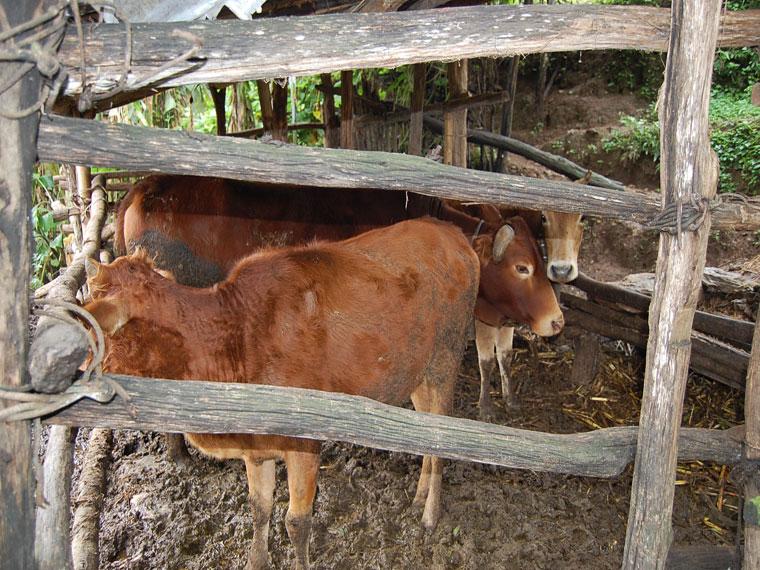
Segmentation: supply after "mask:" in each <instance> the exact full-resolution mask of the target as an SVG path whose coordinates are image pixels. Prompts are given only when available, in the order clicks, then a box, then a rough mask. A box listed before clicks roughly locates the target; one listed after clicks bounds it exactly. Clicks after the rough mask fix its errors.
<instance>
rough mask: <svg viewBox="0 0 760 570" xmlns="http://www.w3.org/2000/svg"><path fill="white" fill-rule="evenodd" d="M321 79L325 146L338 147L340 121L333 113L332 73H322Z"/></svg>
mask: <svg viewBox="0 0 760 570" xmlns="http://www.w3.org/2000/svg"><path fill="white" fill-rule="evenodd" d="M321 79H322V88H323V89H322V94H323V95H324V97H325V99H324V102H323V103H322V117H323V118H324V121H325V123H324V125H325V148H338V147H340V121H339V120H338V116H337V115H336V114H335V97H334V95H333V80H332V75H330V74H329V73H323V74H322V75H321Z"/></svg>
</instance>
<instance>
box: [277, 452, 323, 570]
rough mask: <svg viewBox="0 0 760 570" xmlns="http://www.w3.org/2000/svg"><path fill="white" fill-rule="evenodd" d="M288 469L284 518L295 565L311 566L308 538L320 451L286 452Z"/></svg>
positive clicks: (298, 568)
mask: <svg viewBox="0 0 760 570" xmlns="http://www.w3.org/2000/svg"><path fill="white" fill-rule="evenodd" d="M285 463H286V465H287V468H288V491H289V493H290V503H289V504H288V514H287V516H286V517H285V526H286V527H287V529H288V536H289V537H290V542H292V543H293V547H294V548H295V551H296V560H295V565H294V568H295V569H296V570H307V569H308V568H309V537H310V535H311V512H312V508H313V505H314V496H315V495H316V493H317V476H318V475H319V451H318V450H317V452H316V453H314V452H308V451H291V452H288V453H287V454H286V455H285Z"/></svg>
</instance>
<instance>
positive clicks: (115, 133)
mask: <svg viewBox="0 0 760 570" xmlns="http://www.w3.org/2000/svg"><path fill="white" fill-rule="evenodd" d="M37 149H38V153H39V160H42V161H50V162H57V161H62V160H67V161H72V162H77V163H79V164H90V165H92V166H114V167H121V168H126V169H130V170H146V171H153V172H166V173H170V174H194V175H198V176H200V175H208V173H209V172H213V173H214V175H215V176H221V177H225V178H234V179H238V180H250V181H254V182H266V183H270V184H294V185H299V186H304V187H312V188H320V187H322V188H382V189H386V190H400V191H411V192H417V193H420V194H425V195H428V196H437V197H441V198H452V199H455V200H465V201H475V202H494V203H503V204H514V205H515V206H519V207H523V208H534V209H551V210H558V211H567V212H585V213H586V214H588V215H593V216H603V217H610V218H616V219H625V220H630V221H638V222H643V221H646V220H648V219H651V218H652V217H653V216H654V215H656V214H657V213H658V212H659V210H660V208H659V205H657V204H656V203H655V202H654V200H650V199H648V198H645V197H642V196H640V195H636V194H631V193H626V192H617V191H614V190H607V189H604V188H596V187H592V186H584V185H582V184H575V183H572V182H557V181H552V180H540V179H532V178H523V177H520V176H510V175H506V174H499V173H494V172H482V171H476V170H468V169H463V168H454V167H450V166H445V165H442V164H438V163H436V162H434V161H432V160H426V159H424V158H422V157H416V156H409V155H405V154H394V153H385V152H372V151H354V150H344V149H324V148H314V147H302V146H293V145H282V144H264V143H261V142H258V141H249V140H244V139H237V138H230V137H214V136H211V135H202V134H199V133H189V132H182V131H171V130H168V129H148V128H145V127H132V126H127V125H114V124H107V123H103V122H99V121H86V120H81V119H71V118H68V117H58V116H46V117H43V118H42V120H41V122H40V131H39V136H38V140H37Z"/></svg>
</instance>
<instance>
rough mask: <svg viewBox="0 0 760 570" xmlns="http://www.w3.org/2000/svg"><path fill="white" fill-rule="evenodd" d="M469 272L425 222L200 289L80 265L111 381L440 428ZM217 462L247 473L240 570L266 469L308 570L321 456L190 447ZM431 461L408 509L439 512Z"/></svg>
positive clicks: (277, 255)
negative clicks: (340, 397) (246, 393)
mask: <svg viewBox="0 0 760 570" xmlns="http://www.w3.org/2000/svg"><path fill="white" fill-rule="evenodd" d="M478 265H479V260H478V258H477V256H476V255H475V253H474V252H473V250H472V249H471V247H470V245H469V243H468V242H467V240H466V238H465V237H464V236H463V235H462V232H461V231H459V229H457V228H456V227H454V226H453V225H451V224H448V223H444V222H440V221H438V220H432V219H429V218H423V219H419V220H413V221H406V222H401V223H399V224H396V225H393V226H390V227H387V228H383V229H378V230H374V231H370V232H367V233H364V234H362V235H360V236H357V237H354V238H352V239H349V240H347V241H343V242H331V243H316V244H312V245H308V246H301V247H290V248H280V249H277V248H275V249H265V250H262V251H261V252H259V253H256V254H253V255H251V256H249V257H247V258H244V259H243V260H242V261H240V262H239V263H237V264H236V265H235V266H234V267H233V268H232V270H231V271H230V273H229V277H228V278H227V279H226V280H225V281H223V282H222V283H219V284H217V285H214V286H213V287H210V288H205V289H198V288H193V287H188V286H183V285H179V284H176V283H175V282H174V281H172V280H170V279H166V278H165V277H163V276H162V275H160V274H159V273H157V272H156V271H154V268H153V264H152V262H151V261H150V260H149V258H148V257H147V255H146V254H144V253H142V252H138V253H135V254H132V255H131V256H129V257H122V258H119V259H117V260H116V261H114V262H113V263H112V264H110V265H98V264H96V263H94V262H92V263H90V264H89V265H88V275H89V285H90V291H91V293H92V296H93V301H92V302H90V303H89V304H88V305H87V306H86V307H85V308H86V309H87V310H88V311H90V312H91V313H92V314H93V315H94V316H95V318H96V319H97V321H98V323H100V325H101V326H102V327H103V330H104V331H105V333H106V334H107V344H108V346H107V356H106V359H105V363H104V364H105V366H104V368H105V369H106V370H108V371H111V372H119V373H127V374H144V375H151V376H162V377H166V378H173V379H178V380H184V379H199V378H200V379H208V380H212V381H220V382H224V381H226V382H245V383H252V384H268V385H274V386H293V387H299V388H312V389H317V390H326V391H332V392H343V393H346V394H355V395H361V396H366V397H369V398H373V399H376V400H379V401H382V402H386V403H389V404H395V405H398V404H402V403H403V402H404V401H405V400H407V399H408V398H409V397H410V396H411V399H412V402H413V403H414V406H415V408H416V409H417V410H419V411H425V412H432V413H437V414H448V413H449V412H450V411H451V407H452V399H453V390H454V383H455V380H456V375H457V369H458V366H459V363H460V360H461V356H462V352H463V350H464V344H465V336H466V329H467V327H468V325H469V323H470V321H471V319H472V312H473V309H474V303H475V299H476V296H477V288H478ZM188 439H189V440H190V442H191V443H192V444H193V445H195V446H196V447H198V448H199V449H201V450H202V451H204V452H205V453H208V454H209V455H212V456H214V457H218V458H240V459H242V460H243V461H245V465H246V471H247V474H248V486H249V493H250V498H251V503H252V508H253V514H254V516H253V520H254V527H255V532H254V539H253V544H252V549H251V556H250V561H249V567H251V568H264V567H266V566H267V560H268V551H267V534H268V528H269V518H270V514H271V510H272V501H273V498H272V497H273V490H274V485H275V467H274V460H276V459H283V460H284V461H285V463H286V466H287V474H288V488H289V492H290V503H289V507H288V514H287V518H286V525H287V529H288V534H289V536H290V539H291V541H292V542H293V545H294V547H295V551H296V558H295V560H296V563H295V567H296V568H307V567H308V563H309V554H308V545H309V534H310V528H311V517H312V503H313V500H314V495H315V492H316V479H317V474H318V470H319V450H320V443H319V442H318V441H314V440H308V439H298V438H292V437H281V436H267V435H244V434H223V435H212V434H189V435H188ZM441 469H442V460H441V459H439V458H436V457H429V456H425V458H424V460H423V467H422V473H421V475H420V479H419V483H418V486H417V494H416V496H415V499H414V502H415V504H423V503H424V512H423V516H422V522H423V524H424V525H425V526H426V527H428V528H432V527H434V526H435V525H436V523H437V521H438V518H439V515H440V510H441V498H440V494H441Z"/></svg>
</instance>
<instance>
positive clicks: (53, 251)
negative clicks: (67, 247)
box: [31, 173, 65, 289]
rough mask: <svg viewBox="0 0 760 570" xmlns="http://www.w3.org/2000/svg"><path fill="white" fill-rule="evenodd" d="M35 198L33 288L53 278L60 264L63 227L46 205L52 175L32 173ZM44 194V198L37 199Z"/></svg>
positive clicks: (33, 215)
mask: <svg viewBox="0 0 760 570" xmlns="http://www.w3.org/2000/svg"><path fill="white" fill-rule="evenodd" d="M34 189H35V192H34V196H35V198H34V199H33V201H34V202H35V203H34V205H33V206H32V231H33V234H34V255H33V257H32V267H33V272H32V281H31V286H32V288H33V289H37V288H39V287H41V286H42V285H43V284H44V283H47V282H48V281H50V280H51V279H53V278H54V277H55V276H56V274H57V273H58V270H59V269H60V268H61V267H62V265H63V264H64V259H65V258H64V243H63V231H62V230H61V225H60V223H58V222H56V221H55V220H54V219H53V212H52V210H51V209H50V202H52V200H53V197H52V194H51V193H52V192H53V190H54V188H53V177H52V176H51V175H46V174H38V173H35V174H34ZM39 196H44V197H46V198H48V200H44V199H39Z"/></svg>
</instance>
